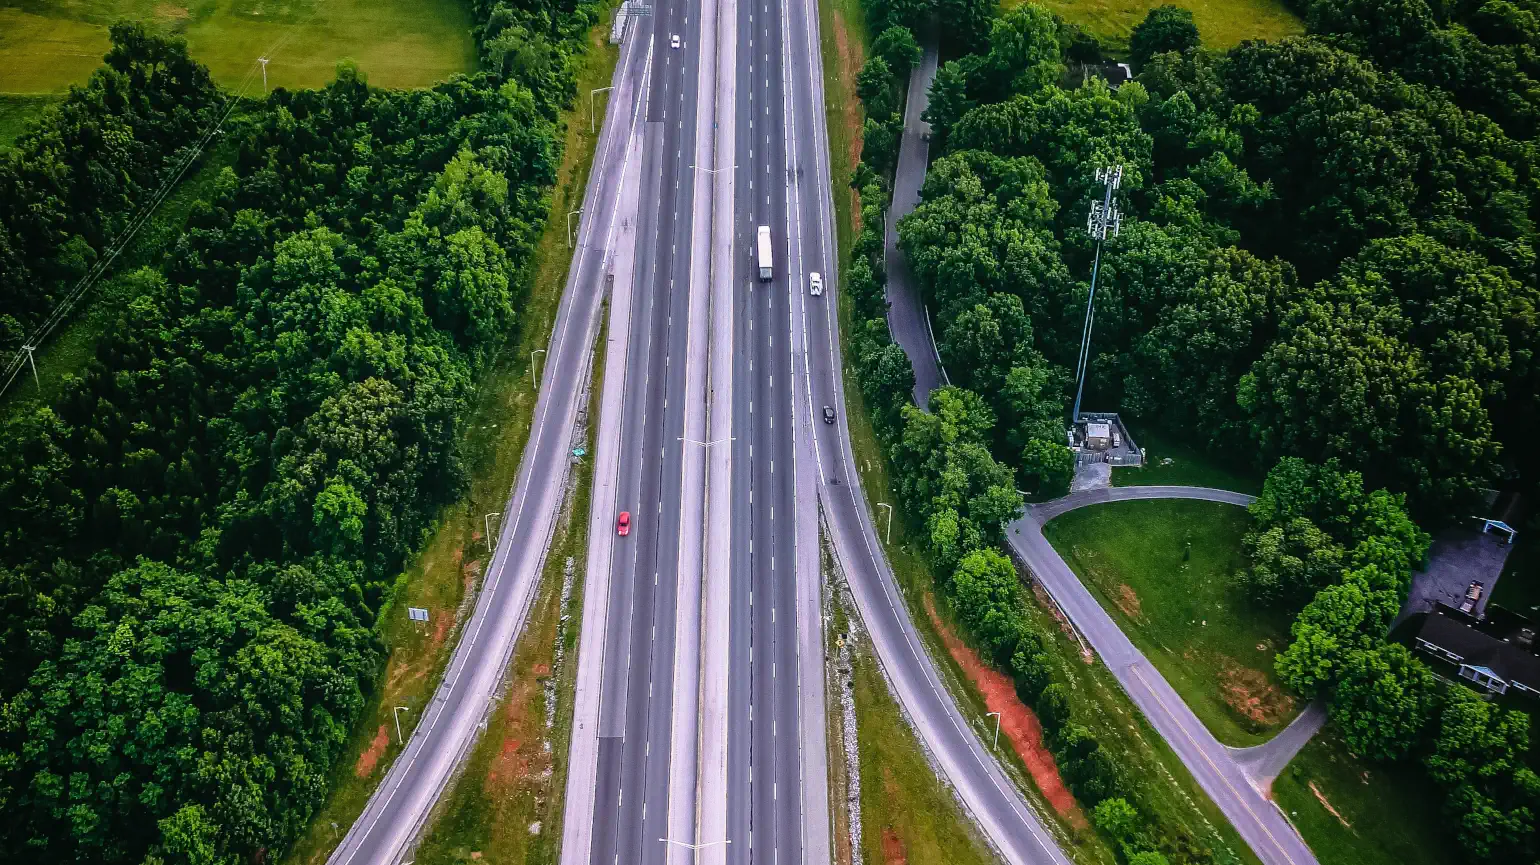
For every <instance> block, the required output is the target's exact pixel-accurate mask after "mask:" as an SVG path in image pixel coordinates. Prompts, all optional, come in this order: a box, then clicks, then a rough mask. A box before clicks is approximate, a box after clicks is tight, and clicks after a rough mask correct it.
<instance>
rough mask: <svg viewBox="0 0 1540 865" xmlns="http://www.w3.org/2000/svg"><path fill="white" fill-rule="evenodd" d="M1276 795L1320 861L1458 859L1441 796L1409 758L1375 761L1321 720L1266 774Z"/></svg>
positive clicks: (1367, 864) (1428, 863) (1358, 864)
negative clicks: (1271, 775) (1272, 775)
mask: <svg viewBox="0 0 1540 865" xmlns="http://www.w3.org/2000/svg"><path fill="white" fill-rule="evenodd" d="M1273 800H1274V801H1276V802H1277V803H1278V806H1279V807H1281V808H1282V809H1283V811H1284V813H1285V814H1288V815H1289V819H1290V820H1292V821H1294V825H1295V826H1296V827H1298V828H1299V833H1300V835H1301V836H1303V837H1304V839H1305V841H1306V842H1307V843H1308V844H1309V845H1310V849H1311V850H1312V851H1313V852H1314V853H1315V855H1316V858H1317V859H1318V860H1319V861H1320V863H1321V865H1446V863H1450V862H1459V861H1461V854H1460V851H1459V850H1458V849H1456V848H1455V846H1454V844H1453V843H1452V842H1451V841H1450V838H1449V831H1448V826H1449V821H1448V820H1447V819H1446V818H1445V817H1444V815H1443V813H1442V808H1441V801H1442V797H1441V796H1440V794H1439V793H1438V791H1437V789H1436V788H1435V787H1434V786H1433V782H1432V781H1430V780H1428V776H1427V773H1425V772H1424V771H1423V770H1422V768H1421V767H1419V766H1417V765H1416V764H1414V763H1408V764H1403V765H1396V766H1381V765H1378V764H1373V763H1368V762H1366V761H1363V760H1360V759H1358V758H1357V757H1355V756H1353V755H1352V754H1351V753H1349V752H1348V750H1347V748H1346V747H1345V746H1343V744H1342V742H1341V740H1340V739H1338V738H1337V737H1336V736H1335V735H1334V734H1332V732H1331V728H1330V727H1327V729H1326V730H1325V731H1323V732H1322V733H1321V734H1319V735H1317V736H1316V737H1315V739H1314V740H1312V741H1311V742H1310V744H1308V745H1306V746H1305V748H1304V750H1302V751H1300V752H1299V756H1297V757H1295V758H1294V761H1293V762H1291V763H1290V764H1289V767H1288V768H1287V769H1285V770H1284V771H1283V774H1282V775H1280V776H1279V777H1278V779H1277V780H1275V781H1273Z"/></svg>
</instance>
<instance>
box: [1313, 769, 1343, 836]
mask: <svg viewBox="0 0 1540 865" xmlns="http://www.w3.org/2000/svg"><path fill="white" fill-rule="evenodd" d="M1310 792H1311V793H1314V794H1315V798H1316V801H1318V802H1320V803H1321V807H1322V808H1325V809H1326V810H1327V811H1330V812H1331V815H1332V816H1333V817H1336V818H1337V822H1338V823H1341V824H1342V828H1344V829H1351V828H1353V824H1352V823H1349V822H1348V821H1347V820H1346V819H1344V818H1343V816H1342V813H1341V812H1340V811H1338V810H1337V809H1336V808H1333V807H1332V805H1331V800H1329V799H1327V798H1326V794H1325V793H1322V792H1321V788H1320V787H1317V786H1316V785H1315V782H1314V781H1311V782H1310Z"/></svg>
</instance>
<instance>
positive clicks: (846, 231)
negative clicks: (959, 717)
mask: <svg viewBox="0 0 1540 865" xmlns="http://www.w3.org/2000/svg"><path fill="white" fill-rule="evenodd" d="M821 8H822V12H821V15H822V38H823V55H824V77H825V80H824V86H825V90H826V102H827V106H828V107H827V121H828V129H829V146H830V151H831V170H832V174H833V177H832V181H833V187H834V206H835V213H836V216H835V222H836V226H837V232H838V236H839V244H840V250H841V261H842V266H843V265H847V264H848V262H849V249H850V246H851V244H852V243H853V241H854V238H855V232H856V231H857V230H858V228H859V217H860V202H859V200H858V198H857V196H856V194H855V191H854V190H852V189H850V186H849V180H850V176H851V172H852V169H853V167H854V165H855V163H856V161H857V160H858V159H859V157H860V114H859V111H860V109H859V105H860V103H859V101H858V100H857V98H856V96H855V93H854V83H855V82H854V79H855V73H856V71H857V70H859V69H860V67H861V64H862V62H863V61H864V59H865V57H864V49H865V46H866V38H867V37H866V33H865V27H864V19H863V18H862V14H861V9H860V5H859V2H858V0H828V2H825V3H823V4H822V5H821ZM851 315H852V310H851V308H850V304H849V301H848V299H847V298H845V297H844V296H843V295H842V296H841V305H840V323H841V327H842V329H843V330H844V332H845V333H846V334H848V333H849V328H850V325H851ZM845 378H846V382H847V383H848V384H849V386H848V387H847V388H846V391H845V399H846V417H847V419H848V422H849V425H850V432H851V441H852V448H853V450H854V453H855V458H856V466H857V470H858V471H859V473H860V475H861V482H862V485H863V488H864V489H865V491H866V494H867V496H868V499H869V502H868V503H869V505H872V506H873V510H874V511H875V506H874V503H875V502H877V501H893V500H894V497H893V490H892V486H891V485H890V483H889V475H888V467H887V465H886V458H885V456H884V452H883V450H882V449H881V448H880V446H879V445H878V443H877V440H876V436H875V434H874V432H873V430H872V428H871V424H870V421H869V419H868V416H867V413H866V409H865V405H864V402H863V400H862V396H861V393H860V391H859V389H857V388H856V387H855V386H854V372H853V370H851V369H850V368H849V366H848V365H847V367H846V370H845ZM883 516H884V518H885V515H883ZM884 529H886V527H885V526H884ZM885 552H886V555H887V558H888V561H889V562H890V563H891V565H892V567H893V570H894V574H895V576H896V577H897V579H898V583H899V585H900V587H901V589H902V590H903V592H904V596H905V599H906V601H907V603H908V605H909V609H910V615H911V617H912V618H913V619H914V621H915V623H916V626H917V627H918V629H919V632H920V635H921V637H922V639H923V640H924V641H925V643H926V644H927V647H928V649H929V651H930V655H931V657H932V658H934V659H936V660H937V667H938V669H939V671H940V672H941V675H942V677H943V679H945V680H946V681H947V684H948V687H949V689H950V690H951V692H952V693H953V694H954V695H957V697H958V699H959V704H960V708H961V709H962V711H963V713H964V715H965V716H966V717H968V718H970V719H971V720H972V722H973V724H974V729H975V730H976V731H977V732H978V733H979V734H980V735H981V736H986V735H992V734H993V731H994V727H993V722H992V720H991V719H988V718H987V717H986V713H987V712H989V711H991V708H990V705H989V702H988V700H986V697H985V695H984V694H983V693H982V691H981V690H980V688H979V687H978V686H977V685H976V684H975V682H974V681H973V680H972V679H970V678H969V672H968V671H966V670H965V669H964V667H963V664H962V663H960V662H959V661H958V657H959V656H960V657H962V658H963V659H964V660H967V657H968V652H969V650H968V649H967V647H966V646H963V645H960V641H957V640H956V639H955V638H953V648H954V649H959V655H957V656H954V654H953V652H952V651H951V650H949V648H948V646H947V644H946V643H945V642H944V640H943V636H942V633H941V631H940V628H945V629H947V630H948V632H949V634H951V633H956V632H957V631H956V628H955V624H954V620H953V618H952V616H951V612H950V610H949V609H947V607H946V605H945V602H944V601H940V602H939V603H938V602H937V600H936V599H934V598H933V597H932V596H931V593H932V591H933V587H934V585H935V580H934V578H933V576H932V575H931V573H930V570H929V567H928V565H927V563H926V562H925V560H924V558H923V557H922V556H921V555H920V553H919V548H918V545H917V543H916V542H915V539H912V538H911V537H909V534H908V528H907V526H906V525H905V524H904V522H903V520H901V519H900V520H895V524H894V526H893V529H892V542H891V543H888V544H886V546H885ZM927 598H929V599H930V600H931V603H930V604H929V605H927V604H926V600H927ZM927 607H928V609H927ZM930 611H934V614H935V618H932V617H931V613H930ZM938 625H939V626H940V627H939V628H938ZM1076 663H1077V664H1082V665H1084V662H1082V661H1078V660H1077V661H1076ZM1092 670H1102V672H1101V673H1100V674H1099V675H1101V676H1102V682H1101V684H1100V685H1099V686H1097V687H1096V689H1094V691H1093V688H1092V685H1091V683H1090V681H1089V680H1086V681H1085V682H1084V683H1083V684H1082V685H1077V688H1076V693H1077V694H1080V693H1084V694H1087V695H1090V694H1093V693H1094V694H1095V697H1094V699H1088V701H1087V702H1086V703H1085V704H1084V705H1081V704H1080V703H1078V702H1077V712H1084V713H1086V714H1087V716H1088V717H1087V720H1088V722H1090V723H1093V724H1097V733H1098V736H1103V735H1105V736H1107V737H1108V738H1107V739H1106V740H1105V746H1106V747H1108V748H1110V749H1112V750H1113V751H1114V753H1118V754H1120V755H1122V756H1124V757H1126V758H1127V759H1128V760H1129V761H1130V762H1129V763H1127V764H1126V765H1127V767H1128V769H1129V772H1130V774H1132V775H1139V776H1141V777H1147V778H1150V779H1153V780H1152V781H1151V782H1150V783H1152V784H1156V785H1158V786H1161V787H1162V789H1159V790H1152V791H1151V793H1150V799H1151V801H1152V802H1156V803H1159V804H1158V805H1156V806H1155V807H1158V808H1159V809H1160V813H1161V815H1162V818H1163V819H1166V820H1168V821H1170V822H1172V823H1173V825H1181V826H1185V827H1189V830H1188V831H1189V834H1190V835H1191V836H1192V837H1194V838H1199V839H1202V842H1201V843H1203V844H1205V845H1206V846H1207V847H1209V848H1210V849H1214V850H1216V851H1226V852H1224V857H1225V858H1221V859H1219V860H1218V861H1221V862H1232V861H1239V862H1250V861H1252V860H1251V858H1250V853H1249V851H1246V850H1245V848H1244V846H1243V845H1241V844H1240V842H1239V840H1238V839H1237V838H1236V837H1235V835H1234V833H1233V830H1231V829H1230V827H1229V825H1228V824H1227V823H1225V822H1224V820H1223V819H1222V818H1221V817H1219V816H1218V811H1217V809H1215V807H1214V806H1213V804H1212V803H1211V802H1209V801H1208V799H1207V798H1206V797H1205V796H1204V795H1203V794H1202V793H1201V791H1199V790H1198V788H1197V785H1196V782H1194V781H1193V780H1192V777H1191V776H1190V775H1188V774H1187V771H1186V769H1185V768H1183V767H1182V766H1181V764H1180V762H1179V761H1178V760H1177V759H1176V757H1175V755H1174V754H1172V753H1171V752H1170V751H1169V750H1167V749H1165V747H1164V745H1162V744H1160V743H1159V740H1158V739H1155V738H1153V737H1152V736H1150V735H1148V734H1147V733H1146V732H1143V731H1142V730H1141V728H1142V727H1143V721H1142V720H1140V721H1137V722H1125V723H1121V724H1116V725H1102V724H1100V723H1099V722H1098V721H1097V720H1096V719H1099V718H1102V717H1114V716H1116V717H1119V718H1123V719H1130V718H1137V717H1138V715H1137V713H1136V712H1135V710H1134V709H1133V707H1132V704H1131V703H1129V701H1128V699H1127V697H1126V695H1124V694H1123V693H1122V691H1121V690H1118V689H1117V688H1116V686H1115V685H1112V684H1109V683H1110V681H1111V680H1110V678H1108V677H1107V676H1106V673H1105V670H1103V669H1102V668H1101V667H1100V666H1099V665H1095V666H1089V665H1086V666H1085V670H1084V671H1077V672H1079V673H1081V674H1082V675H1085V676H1091V675H1098V674H1094V673H1092V672H1090V671H1092ZM973 672H974V673H975V674H977V673H979V672H980V671H979V670H978V668H977V667H974V668H973ZM869 674H870V675H871V676H873V677H879V678H874V679H873V680H872V681H871V683H870V684H863V682H862V679H861V676H862V675H863V672H862V668H861V666H860V664H857V667H856V670H855V675H856V679H855V685H856V687H857V690H856V696H857V703H856V706H857V713H858V720H857V723H858V727H859V728H860V729H861V730H862V731H863V732H862V734H861V736H860V737H859V738H860V740H861V741H860V747H861V749H862V751H861V759H862V765H863V766H865V765H868V761H869V759H871V758H870V757H869V754H875V755H877V757H876V760H877V762H875V763H873V764H872V765H875V766H878V767H880V766H882V765H884V762H883V761H884V760H885V759H890V758H885V757H884V756H883V755H884V754H887V753H896V752H897V750H898V749H899V748H901V747H902V743H903V742H910V741H912V736H913V734H912V732H910V731H909V729H908V727H907V725H906V724H904V723H903V721H902V716H901V715H899V714H898V713H897V711H896V709H897V707H896V705H894V704H893V703H892V702H891V698H887V695H886V693H885V691H886V689H885V688H883V687H881V684H882V683H881V680H880V671H878V670H877V669H876V668H875V665H874V664H873V666H871V667H870V668H869ZM1065 676H1066V678H1067V679H1069V678H1070V676H1069V673H1065ZM1073 681H1077V682H1078V681H1079V678H1078V676H1077V677H1076V678H1075V679H1074V680H1073ZM996 690H998V689H996ZM878 697H884V698H887V699H878ZM1001 698H1002V695H1000V694H997V693H994V694H992V695H991V699H996V700H999V699H1001ZM1008 699H1011V700H1014V699H1015V698H1014V696H1013V695H1011V696H1009V698H1008ZM1017 706H1018V707H1020V704H1019V702H1018V703H1017ZM1024 709H1025V707H1020V710H1021V711H1024ZM1027 714H1028V715H1030V713H1027ZM1029 723H1032V722H1030V721H1029ZM868 726H871V727H873V729H874V730H877V731H881V736H884V737H888V739H889V740H890V741H891V742H892V744H891V745H887V746H884V745H880V744H878V743H880V742H882V741H883V739H882V738H878V742H874V741H873V739H874V737H877V736H878V735H879V734H878V733H873V734H870V735H869V734H867V733H866V732H865V730H866V729H867V728H868ZM1023 745H1024V746H1025V747H1024V748H1023V751H1022V752H1018V750H1017V749H1016V748H1014V747H1004V745H1003V744H1002V751H1003V752H1004V753H1005V755H1006V756H1005V761H1004V762H1005V765H1006V767H1007V768H1008V770H1010V772H1011V773H1012V774H1013V775H1014V776H1015V778H1016V780H1017V782H1018V784H1020V786H1021V787H1022V789H1023V790H1024V791H1025V792H1026V793H1027V795H1028V797H1029V799H1030V800H1031V801H1032V803H1033V805H1034V807H1035V808H1036V809H1037V810H1038V811H1039V813H1043V814H1049V815H1052V816H1051V817H1050V818H1049V819H1050V821H1052V822H1055V824H1056V826H1057V828H1058V829H1059V830H1060V834H1061V836H1062V837H1064V838H1067V839H1070V841H1069V844H1070V847H1069V850H1070V853H1071V855H1072V856H1074V857H1075V858H1076V860H1077V861H1081V862H1108V863H1111V862H1112V861H1113V859H1114V857H1113V853H1112V851H1111V849H1110V848H1109V847H1108V845H1106V844H1105V843H1104V842H1103V841H1102V840H1101V839H1100V838H1099V837H1098V836H1096V835H1095V833H1093V832H1091V831H1090V830H1089V829H1088V827H1087V825H1086V821H1085V816H1084V814H1083V812H1081V811H1080V810H1079V809H1078V808H1076V807H1073V806H1072V807H1071V808H1070V810H1069V811H1067V812H1066V813H1062V814H1061V813H1058V812H1057V811H1056V810H1055V808H1054V807H1053V805H1052V804H1051V803H1050V802H1049V800H1048V799H1047V798H1046V797H1045V796H1044V794H1043V792H1042V790H1040V789H1039V788H1038V786H1037V785H1036V784H1035V783H1032V782H1029V781H1027V779H1028V778H1029V777H1033V775H1032V771H1031V770H1030V769H1029V767H1028V766H1027V764H1026V761H1024V760H1023V759H1022V756H1021V755H1022V753H1023V752H1024V753H1026V754H1027V756H1028V757H1029V758H1031V759H1033V762H1034V767H1033V768H1036V769H1038V770H1039V772H1040V773H1042V770H1043V769H1044V767H1043V766H1042V765H1041V758H1042V757H1043V752H1042V750H1041V741H1040V740H1039V741H1038V742H1036V743H1035V746H1036V752H1034V751H1033V749H1032V746H1033V745H1034V743H1032V742H1031V741H1025V742H1024V743H1023ZM879 748H883V750H877V749H879ZM1043 774H1045V775H1046V777H1047V779H1048V780H1049V781H1051V780H1052V777H1053V776H1054V775H1056V773H1055V772H1053V770H1052V767H1051V761H1050V765H1049V766H1048V767H1047V772H1046V773H1043ZM893 777H894V778H895V779H896V780H898V781H906V783H912V784H934V783H935V779H934V777H933V775H932V774H931V773H930V770H929V768H928V767H927V769H926V772H924V773H919V774H917V775H915V776H913V777H910V776H907V775H905V774H901V773H896V772H895V774H894V775H893ZM1160 779H1164V780H1163V781H1162V780H1160ZM862 789H863V814H862V819H863V836H864V842H865V845H866V846H867V848H868V857H867V858H868V861H884V860H883V859H873V858H872V856H873V851H875V852H876V853H881V852H882V849H881V839H882V838H883V837H884V836H883V829H884V827H891V828H892V830H893V831H896V832H899V833H900V837H901V840H902V833H903V832H905V831H913V830H914V826H913V825H912V817H911V816H910V814H911V813H912V812H910V811H908V810H906V808H905V807H896V801H897V799H896V796H897V795H899V794H900V793H902V789H901V786H900V787H899V788H895V789H896V790H897V791H898V792H896V793H895V792H893V791H889V794H888V795H871V794H870V782H869V781H867V779H866V778H865V777H864V776H863V788H862ZM916 795H917V796H918V795H920V794H918V793H917V794H916ZM921 801H923V799H922V800H921ZM910 807H912V806H910ZM969 828H970V829H971V827H969ZM916 834H918V833H916ZM904 849H909V848H904ZM1235 851H1239V852H1235ZM889 852H891V851H889ZM910 855H911V859H910V861H920V860H918V859H915V858H913V851H912V850H911V851H910Z"/></svg>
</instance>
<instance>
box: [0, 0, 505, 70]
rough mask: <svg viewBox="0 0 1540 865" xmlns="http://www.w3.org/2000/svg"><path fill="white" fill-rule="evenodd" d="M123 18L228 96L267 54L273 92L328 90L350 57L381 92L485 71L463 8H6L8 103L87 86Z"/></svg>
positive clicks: (372, 3) (363, 0)
mask: <svg viewBox="0 0 1540 865" xmlns="http://www.w3.org/2000/svg"><path fill="white" fill-rule="evenodd" d="M124 18H128V19H135V20H140V21H144V22H146V23H147V24H149V25H151V26H153V27H156V28H158V29H161V30H163V31H166V32H170V33H176V34H178V35H181V36H185V37H186V38H187V44H188V47H189V49H190V50H191V52H192V56H193V57H195V58H197V59H198V60H199V61H201V62H202V63H204V64H206V65H207V66H208V67H209V71H210V72H212V73H213V75H214V79H215V80H216V81H218V82H219V83H220V84H222V85H225V86H234V85H238V84H239V83H240V82H241V80H242V79H243V78H245V77H246V74H247V71H248V70H250V69H251V65H252V61H254V60H255V59H256V58H257V57H259V56H262V55H263V54H264V53H265V54H267V56H268V57H269V58H270V62H269V64H268V84H269V86H272V87H315V86H319V85H322V84H325V83H326V82H328V81H330V80H331V79H332V77H333V70H334V69H335V67H336V65H337V61H338V60H340V59H342V58H344V57H350V58H352V59H353V60H355V61H357V62H358V66H359V68H360V69H362V70H363V71H364V73H365V74H366V75H367V76H368V78H369V83H371V84H374V85H377V86H380V87H423V86H427V85H431V84H433V83H435V82H438V81H442V80H443V79H445V78H448V77H449V76H451V75H453V74H455V73H456V72H465V71H468V70H470V69H471V68H472V67H473V66H474V64H475V62H476V55H475V45H474V44H473V43H472V41H471V20H470V10H469V7H468V4H467V3H465V2H463V0H0V93H58V92H62V91H64V90H66V89H68V87H69V85H71V84H80V83H83V82H84V81H85V80H86V79H87V78H89V77H90V75H91V72H92V70H94V69H95V68H96V67H97V66H98V65H100V64H101V59H102V55H103V54H104V53H106V51H107V27H108V25H110V24H111V23H112V22H114V21H117V20H119V19H124ZM252 92H255V93H260V92H261V83H260V81H259V82H258V83H257V84H256V88H255V89H254V91H252Z"/></svg>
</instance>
